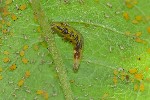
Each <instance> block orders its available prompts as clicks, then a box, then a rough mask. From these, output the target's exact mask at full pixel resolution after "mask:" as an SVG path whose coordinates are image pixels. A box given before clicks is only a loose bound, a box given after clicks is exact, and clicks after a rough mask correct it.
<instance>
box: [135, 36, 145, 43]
mask: <svg viewBox="0 0 150 100" xmlns="http://www.w3.org/2000/svg"><path fill="white" fill-rule="evenodd" d="M135 41H136V42H138V43H142V44H147V42H146V41H145V40H142V39H140V38H139V37H137V38H135Z"/></svg>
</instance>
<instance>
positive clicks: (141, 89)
mask: <svg viewBox="0 0 150 100" xmlns="http://www.w3.org/2000/svg"><path fill="white" fill-rule="evenodd" d="M140 91H144V84H143V83H141V84H140Z"/></svg>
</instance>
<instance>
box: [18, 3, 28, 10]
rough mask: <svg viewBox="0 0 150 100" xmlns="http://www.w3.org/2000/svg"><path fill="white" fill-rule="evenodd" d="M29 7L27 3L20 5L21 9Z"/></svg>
mask: <svg viewBox="0 0 150 100" xmlns="http://www.w3.org/2000/svg"><path fill="white" fill-rule="evenodd" d="M26 8H27V5H26V4H23V5H21V6H20V7H19V9H20V10H25V9H26Z"/></svg>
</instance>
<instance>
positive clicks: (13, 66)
mask: <svg viewBox="0 0 150 100" xmlns="http://www.w3.org/2000/svg"><path fill="white" fill-rule="evenodd" d="M16 68H17V66H16V64H13V65H11V66H10V67H9V69H10V70H12V71H13V70H15V69H16Z"/></svg>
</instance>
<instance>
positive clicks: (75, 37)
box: [51, 22, 84, 72]
mask: <svg viewBox="0 0 150 100" xmlns="http://www.w3.org/2000/svg"><path fill="white" fill-rule="evenodd" d="M51 29H52V30H53V31H54V32H56V33H57V34H58V35H60V36H61V37H63V38H64V40H66V41H69V42H70V43H71V44H72V45H73V46H74V64H73V70H74V72H77V71H78V69H79V62H80V59H81V55H82V49H83V44H84V40H83V36H82V35H81V34H80V33H79V32H78V31H76V30H75V29H74V28H72V27H70V26H69V25H67V24H65V23H61V22H55V23H52V24H51Z"/></svg>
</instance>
